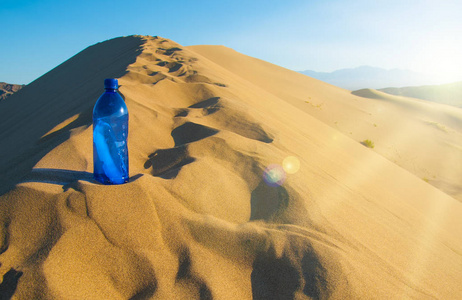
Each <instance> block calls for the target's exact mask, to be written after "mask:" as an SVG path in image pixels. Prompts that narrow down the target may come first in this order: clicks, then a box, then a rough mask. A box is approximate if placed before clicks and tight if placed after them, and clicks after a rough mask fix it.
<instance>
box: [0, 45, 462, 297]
mask: <svg viewBox="0 0 462 300" xmlns="http://www.w3.org/2000/svg"><path fill="white" fill-rule="evenodd" d="M116 45H118V46H116ZM109 48H110V49H112V50H111V51H114V56H113V57H112V58H111V62H110V63H109V61H108V64H107V65H106V67H104V68H103V66H102V65H101V66H100V65H99V60H98V58H99V57H104V55H105V53H106V51H109ZM90 49H93V50H92V51H96V52H95V53H94V56H92V58H91V59H89V57H90V56H88V55H89V54H88V52H87V51H89V50H90ZM116 49H119V50H120V52H118V51H119V50H116ZM122 49H125V50H122ZM204 49H205V50H204ZM116 52H117V53H119V54H118V55H116ZM230 53H231V54H230ZM228 54H229V56H228ZM223 55H224V56H223ZM74 65H75V66H77V65H78V66H79V68H76V67H75V66H74ZM112 65H114V66H115V67H114V69H112V68H110V67H109V66H112ZM73 66H74V67H73ZM87 68H89V69H91V68H97V69H98V68H100V69H107V70H110V71H108V72H107V73H106V72H103V73H104V74H103V75H105V76H106V77H109V76H113V77H118V78H119V83H120V85H121V87H120V92H121V94H123V96H124V98H125V101H126V103H127V106H128V110H129V113H130V121H129V122H130V124H129V140H128V143H129V153H130V177H131V178H130V182H129V183H127V184H124V185H115V186H104V185H100V184H98V183H96V182H94V181H93V180H92V174H91V172H92V163H93V162H92V129H91V126H90V124H91V108H92V106H93V105H94V103H95V101H96V98H97V97H98V96H99V94H100V93H101V92H102V86H103V82H102V78H100V77H99V76H94V77H90V78H87V79H86V80H84V79H81V80H82V82H81V84H82V85H80V86H79V87H78V88H76V89H75V92H74V93H73V95H74V98H73V101H71V100H69V99H68V98H65V97H58V96H56V97H55V98H52V99H51V100H49V99H48V98H47V97H45V96H43V95H49V94H46V93H44V94H40V93H39V91H40V90H41V89H42V86H48V87H52V86H59V90H61V91H65V90H67V89H71V88H72V87H73V86H75V85H74V83H73V82H70V81H67V80H61V81H59V79H60V78H61V77H62V76H64V75H66V76H68V77H73V78H81V77H83V75H85V74H86V73H85V72H86V71H85V70H86V69H87ZM236 69H239V70H242V72H237V71H236ZM55 70H60V74H61V73H62V74H61V75H59V76H58V75H56V76H55V75H53V74H54V73H53V72H57V71H55ZM55 70H53V71H50V72H49V73H47V74H45V75H44V76H42V77H41V78H40V79H39V80H37V81H36V82H34V84H31V85H29V86H27V87H25V88H24V91H20V92H19V93H18V94H17V95H16V97H17V100H21V101H14V102H13V101H11V102H8V101H6V103H8V106H6V105H5V106H3V105H4V104H3V103H0V104H1V105H2V106H1V108H2V114H4V116H7V115H10V116H11V118H10V119H8V122H6V121H4V120H3V119H2V123H0V125H1V128H0V129H1V131H0V132H2V134H4V135H5V137H7V138H9V139H10V141H11V142H12V143H13V142H14V143H15V144H14V145H15V149H16V151H13V148H12V147H13V146H9V147H10V148H8V149H5V150H2V151H3V152H2V153H3V154H4V155H3V156H2V157H1V158H0V163H1V164H0V166H2V176H5V178H6V177H7V176H6V175H3V174H14V176H15V177H12V179H11V180H10V181H8V180H7V179H9V178H6V179H4V180H3V179H2V180H3V181H2V182H0V184H1V187H2V188H3V189H4V190H6V189H7V188H8V186H10V182H11V181H14V180H16V181H15V183H16V184H15V185H14V187H13V188H12V189H10V190H9V191H8V192H6V193H4V194H3V195H2V196H1V197H0V229H1V230H0V263H1V265H0V276H2V277H3V280H2V282H1V283H0V293H1V295H2V296H3V295H6V296H5V297H9V296H11V295H14V297H16V299H373V298H378V299H389V298H403V299H435V298H436V299H454V298H457V297H458V296H460V295H461V294H462V290H461V287H460V282H461V280H462V239H461V236H462V205H461V203H460V202H458V201H457V200H455V199H454V198H452V197H450V196H448V195H447V194H445V193H443V192H442V191H440V190H438V189H436V188H435V187H433V186H431V185H429V184H428V183H426V182H425V181H423V180H421V179H419V178H418V177H416V176H414V175H413V174H411V173H409V172H408V171H406V170H404V169H402V168H400V167H399V166H397V165H395V164H394V163H392V162H390V161H389V160H387V159H385V158H384V157H383V156H381V155H378V154H377V153H375V152H374V151H371V150H370V149H367V148H366V147H364V146H362V145H361V144H360V143H358V142H357V141H355V140H354V139H351V138H350V137H348V136H346V135H344V134H342V133H341V132H340V131H338V130H336V129H335V128H333V127H332V126H328V125H326V124H325V123H323V122H321V121H320V120H318V117H319V116H315V115H314V116H313V115H312V114H311V113H310V111H309V110H305V109H300V108H302V106H303V105H305V104H306V103H303V104H300V103H298V97H299V95H298V94H297V93H298V92H301V91H306V89H308V90H310V91H311V92H312V95H315V96H312V97H318V98H316V99H331V98H332V97H334V96H335V97H337V96H338V97H344V98H345V100H347V99H348V97H356V98H355V99H362V98H361V97H357V96H352V95H351V94H349V93H348V92H345V91H344V90H342V89H338V88H336V87H332V86H330V85H328V84H325V83H322V82H320V81H317V80H313V79H309V78H308V77H306V76H303V75H300V74H298V73H296V72H291V71H288V70H285V69H282V68H279V67H276V66H273V65H271V64H268V63H265V62H262V61H259V60H255V59H252V58H248V57H246V56H243V55H241V54H238V53H236V52H234V51H231V50H229V49H227V48H223V47H209V46H204V47H182V46H181V45H178V44H177V43H175V42H173V41H170V40H167V39H164V38H160V37H149V36H147V37H127V38H119V39H114V40H109V41H106V42H103V43H101V44H98V45H95V46H92V47H89V48H87V50H84V51H83V52H81V53H80V54H78V55H76V56H75V57H73V58H71V59H70V60H69V61H67V62H65V63H63V64H62V65H60V66H59V67H57V68H56V69H55ZM265 74H266V75H265ZM52 75H53V76H52ZM265 76H267V77H265ZM79 80H80V79H79ZM39 83H41V84H39ZM302 84H306V85H303V86H302ZM284 86H285V87H286V89H284V88H283V87H284ZM40 95H42V96H40ZM32 96H34V97H35V98H31V97H32ZM12 97H15V95H13V96H12ZM20 97H23V98H20ZM323 97H324V98H323ZM358 101H359V100H358ZM34 102H40V103H42V105H41V106H45V105H46V106H45V107H44V111H46V113H45V112H43V111H41V110H39V109H37V110H29V111H28V112H27V115H28V118H22V117H21V118H18V117H15V116H22V113H19V112H16V111H19V107H21V105H24V103H34ZM49 102H50V104H48V103H49ZM16 103H18V104H16ZM21 103H22V104H21ZM31 105H32V104H31ZM3 108H5V109H8V110H9V111H10V113H9V114H8V113H6V112H3ZM355 109H356V108H355ZM355 109H353V108H351V109H350V111H351V112H354V111H355ZM350 111H348V110H345V111H344V113H345V114H346V113H349V112H350ZM13 112H14V113H13ZM24 113H25V112H24ZM38 120H41V121H40V122H39V125H36V126H37V127H38V128H36V129H34V131H33V132H31V133H28V130H29V128H31V127H34V122H38ZM329 125H330V124H329ZM10 132H11V133H10ZM13 133H14V134H13ZM42 144H46V145H47V146H46V147H45V146H41V145H42ZM27 151H29V152H27ZM31 154H33V155H31ZM294 158H295V160H294ZM294 161H295V162H299V168H298V164H297V163H294ZM288 162H291V163H288ZM17 165H18V166H20V167H19V168H17V169H15V171H9V168H12V169H13V168H14V167H15V166H17ZM32 166H33V168H32V170H30V167H32ZM281 166H283V168H282V167H281ZM268 168H270V170H273V171H271V172H269V171H268ZM284 168H285V170H286V172H284V171H283V169H284ZM4 172H5V173H4ZM6 172H11V173H6ZM16 178H17V179H16ZM268 179H270V180H272V181H268ZM272 182H279V184H272Z"/></svg>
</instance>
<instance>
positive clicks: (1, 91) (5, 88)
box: [0, 82, 24, 101]
mask: <svg viewBox="0 0 462 300" xmlns="http://www.w3.org/2000/svg"><path fill="white" fill-rule="evenodd" d="M23 86H24V85H23V84H11V83H6V82H0V101H2V100H3V99H5V98H6V97H8V96H9V95H11V94H13V93H16V92H17V91H19V90H20V89H21V88H22V87H23Z"/></svg>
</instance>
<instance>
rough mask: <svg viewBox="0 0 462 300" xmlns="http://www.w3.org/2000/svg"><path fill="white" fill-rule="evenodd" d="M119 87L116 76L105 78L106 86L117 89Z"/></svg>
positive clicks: (106, 87)
mask: <svg viewBox="0 0 462 300" xmlns="http://www.w3.org/2000/svg"><path fill="white" fill-rule="evenodd" d="M118 87H119V82H118V81H117V79H115V78H106V79H104V88H105V89H111V90H116V89H117V88H118Z"/></svg>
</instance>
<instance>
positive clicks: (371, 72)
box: [300, 66, 435, 91]
mask: <svg viewBox="0 0 462 300" xmlns="http://www.w3.org/2000/svg"><path fill="white" fill-rule="evenodd" d="M300 73H302V74H305V75H308V76H310V77H313V78H316V79H319V80H322V81H324V82H327V83H330V84H332V85H335V86H338V87H341V88H344V89H347V90H351V91H354V90H359V89H364V88H370V89H381V88H387V87H403V86H418V85H427V84H435V82H432V80H431V79H430V78H428V76H425V75H423V74H420V73H417V72H413V71H409V70H401V69H392V70H386V69H382V68H376V67H370V66H361V67H357V68H352V69H341V70H337V71H334V72H330V73H326V72H315V71H311V70H305V71H300Z"/></svg>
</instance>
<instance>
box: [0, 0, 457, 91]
mask: <svg viewBox="0 0 462 300" xmlns="http://www.w3.org/2000/svg"><path fill="white" fill-rule="evenodd" d="M0 28H1V31H2V34H1V36H0V81H5V82H9V83H29V82H31V81H33V80H34V79H36V78H37V77H39V76H41V75H42V74H44V73H45V72H47V71H49V70H50V69H52V68H54V67H55V66H57V65H59V64H60V63H62V62H63V61H65V60H66V59H68V58H70V57H72V56H73V55H75V54H76V53H78V52H79V51H81V50H83V49H84V48H86V47H88V46H90V45H92V44H95V43H97V42H101V41H104V40H107V39H110V38H113V37H118V36H124V35H132V34H142V35H159V36H162V37H165V38H169V39H171V40H174V41H176V42H177V43H179V44H182V45H184V46H187V45H198V44H212V45H225V46H228V47H231V48H233V49H235V50H237V51H239V52H242V53H244V54H247V55H251V56H254V57H257V58H261V59H263V60H266V61H269V62H272V63H275V64H278V65H280V66H283V67H286V68H289V69H292V70H306V69H310V70H314V71H333V70H336V69H341V68H351V67H357V66H361V65H370V66H376V67H382V68H385V69H392V68H400V69H409V70H414V71H419V72H428V73H431V74H433V75H434V76H435V77H437V78H440V79H441V80H443V81H448V82H450V81H457V80H462V52H461V49H462V1H460V0H433V1H427V0H357V1H355V0H351V1H345V0H344V1H340V0H324V1H322V0H318V1H311V0H305V1H302V0H279V1H276V0H266V1H264V0H254V1H252V0H247V1H244V0H227V1H220V0H214V1H208V0H207V1H200V0H196V1H193V0H190V1H187V0H177V1H169V0H161V1H158V0H130V1H121V0H112V1H108V0H102V1H98V0H91V1H90V0H75V1H68V0H0Z"/></svg>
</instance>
